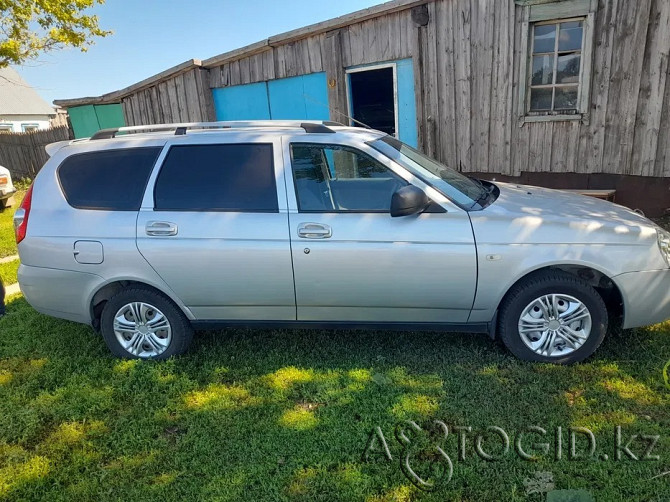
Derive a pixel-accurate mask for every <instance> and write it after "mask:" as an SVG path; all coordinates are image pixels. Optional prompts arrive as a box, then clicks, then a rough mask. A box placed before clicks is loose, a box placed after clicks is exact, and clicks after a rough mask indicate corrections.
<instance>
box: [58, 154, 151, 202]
mask: <svg viewBox="0 0 670 502" xmlns="http://www.w3.org/2000/svg"><path fill="white" fill-rule="evenodd" d="M160 151H161V147H156V148H132V149H117V150H104V151H97V152H88V153H81V154H77V155H72V156H70V157H68V158H67V159H65V160H64V161H63V163H62V164H61V165H60V167H59V168H58V179H59V181H60V185H61V187H62V189H63V194H64V195H65V199H66V200H67V202H68V204H70V205H71V206H72V207H76V208H78V209H101V210H108V211H111V210H114V211H137V210H138V209H139V208H140V205H141V204H142V197H143V196H144V190H145V188H146V186H147V181H148V180H149V175H150V174H151V170H152V168H153V166H154V164H155V163H156V159H157V158H158V154H159V153H160Z"/></svg>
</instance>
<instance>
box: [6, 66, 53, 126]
mask: <svg viewBox="0 0 670 502" xmlns="http://www.w3.org/2000/svg"><path fill="white" fill-rule="evenodd" d="M55 114H56V111H55V110H54V109H53V107H51V106H49V104H48V103H47V102H46V101H44V100H43V99H42V98H41V97H40V96H39V94H37V91H35V89H33V88H32V87H30V85H28V83H27V82H26V81H25V80H23V79H22V78H21V76H20V75H19V74H18V72H17V71H16V70H14V69H13V68H10V67H7V68H0V116H6V115H55Z"/></svg>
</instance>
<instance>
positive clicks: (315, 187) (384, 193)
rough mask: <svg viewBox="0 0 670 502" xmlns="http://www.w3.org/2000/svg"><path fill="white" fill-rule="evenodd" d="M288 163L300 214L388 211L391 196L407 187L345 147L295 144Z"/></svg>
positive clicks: (356, 152)
mask: <svg viewBox="0 0 670 502" xmlns="http://www.w3.org/2000/svg"><path fill="white" fill-rule="evenodd" d="M291 163H292V166H293V176H294V179H295V188H296V194H297V197H298V207H299V209H300V211H320V212H331V211H388V210H389V208H390V207H391V197H392V195H393V193H394V192H395V191H396V190H397V189H398V188H400V187H401V186H405V185H406V184H407V183H406V182H405V181H404V180H403V179H402V178H400V177H398V176H397V175H396V174H395V173H393V172H392V171H390V170H389V169H388V168H386V167H385V166H384V165H383V164H380V163H379V162H377V161H376V160H374V159H373V158H372V157H370V156H369V155H367V154H365V153H363V152H360V151H357V150H354V149H351V148H348V147H341V146H334V145H327V146H326V145H314V144H299V143H294V144H292V145H291ZM330 164H334V165H332V166H331V165H330ZM332 173H335V176H332Z"/></svg>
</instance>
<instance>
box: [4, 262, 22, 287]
mask: <svg viewBox="0 0 670 502" xmlns="http://www.w3.org/2000/svg"><path fill="white" fill-rule="evenodd" d="M19 264H20V262H19V260H14V261H10V262H8V263H0V280H2V283H3V284H4V285H5V286H8V285H10V284H14V283H15V282H16V281H17V279H16V273H17V272H18V270H19Z"/></svg>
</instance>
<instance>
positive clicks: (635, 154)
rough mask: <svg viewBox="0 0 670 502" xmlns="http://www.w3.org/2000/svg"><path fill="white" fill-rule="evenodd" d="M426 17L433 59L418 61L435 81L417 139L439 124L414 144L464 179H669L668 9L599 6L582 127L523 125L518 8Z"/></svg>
mask: <svg viewBox="0 0 670 502" xmlns="http://www.w3.org/2000/svg"><path fill="white" fill-rule="evenodd" d="M429 10H430V14H431V22H430V23H429V25H428V26H427V29H428V32H427V35H426V39H427V40H428V43H429V45H430V47H429V49H428V54H432V51H433V50H435V53H436V55H437V57H436V58H432V57H426V56H425V54H424V56H423V58H422V63H423V66H424V68H423V71H422V73H423V74H425V75H438V92H437V93H433V92H430V87H427V88H426V89H424V91H426V92H424V101H423V110H422V113H419V116H422V117H423V124H421V129H423V130H425V129H430V127H431V124H430V117H433V116H437V126H436V128H437V131H438V134H437V135H436V138H437V140H436V141H433V140H432V139H431V137H430V136H431V135H430V134H423V135H422V137H421V138H420V139H421V146H422V148H423V149H424V150H425V151H427V153H429V154H432V155H435V156H436V157H438V158H439V159H440V160H442V161H444V162H446V163H447V164H449V165H451V166H460V168H461V169H462V170H463V171H467V172H491V173H501V174H506V175H514V176H518V175H520V174H521V173H522V172H561V173H563V172H575V173H611V174H630V175H643V176H665V177H669V176H670V84H668V78H667V75H668V57H669V55H670V2H668V1H667V0H639V1H635V2H631V1H628V0H599V2H598V11H597V13H596V29H595V40H594V64H593V73H592V80H591V84H592V87H591V90H592V92H591V114H590V115H591V116H590V120H589V122H588V123H587V124H585V123H581V122H578V121H563V122H540V123H526V124H523V126H520V125H519V120H518V116H517V110H518V102H517V100H518V86H519V85H520V75H519V64H520V61H521V58H523V57H525V54H524V53H523V43H522V40H521V31H522V30H521V27H522V23H523V18H522V16H523V9H522V8H521V7H519V6H515V4H514V3H513V2H512V1H511V0H510V1H500V2H499V1H494V0H437V1H436V2H434V3H431V4H429ZM433 45H434V48H433ZM424 52H425V49H424ZM415 61H416V58H415ZM424 85H425V83H424ZM433 127H434V126H433ZM454 142H455V145H454Z"/></svg>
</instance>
